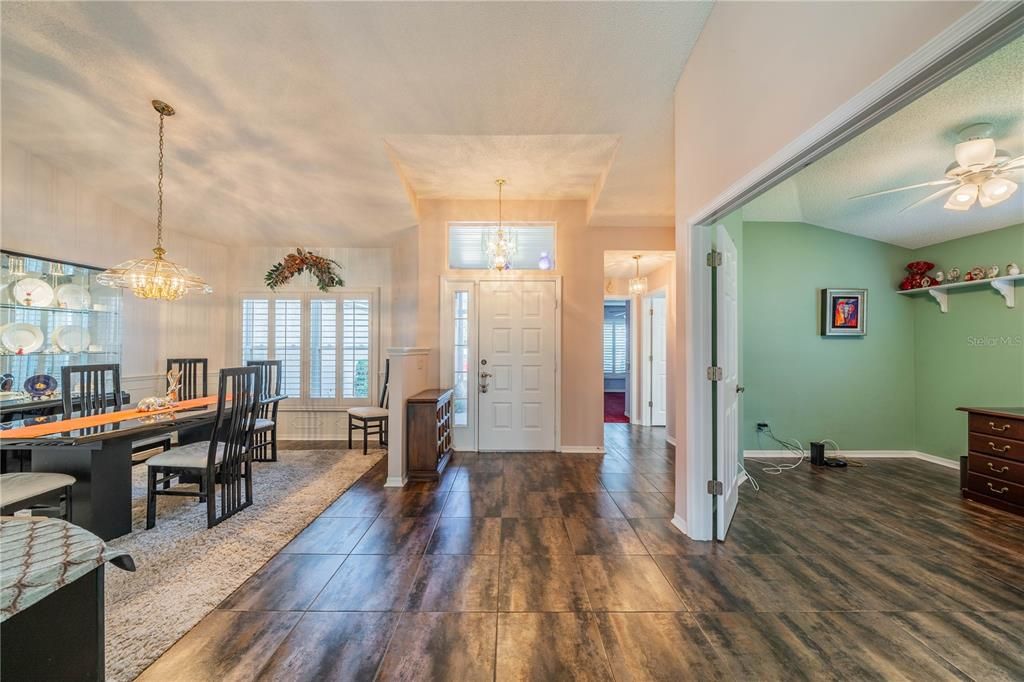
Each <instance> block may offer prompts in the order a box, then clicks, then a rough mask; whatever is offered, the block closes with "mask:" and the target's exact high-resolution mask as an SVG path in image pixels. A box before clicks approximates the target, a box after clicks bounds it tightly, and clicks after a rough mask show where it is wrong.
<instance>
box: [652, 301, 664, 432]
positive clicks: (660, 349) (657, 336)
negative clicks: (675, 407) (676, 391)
mask: <svg viewBox="0 0 1024 682" xmlns="http://www.w3.org/2000/svg"><path fill="white" fill-rule="evenodd" d="M666 312H667V311H666V300H665V297H664V296H656V297H654V298H652V299H651V354H650V362H651V398H650V401H651V426H665V423H666V417H665V413H666V410H667V406H666V403H667V402H668V393H667V390H668V389H667V385H666V382H667V381H668V357H667V352H668V346H667V342H668V339H667V336H666V333H667V332H666V323H665V314H666Z"/></svg>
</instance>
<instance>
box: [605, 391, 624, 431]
mask: <svg viewBox="0 0 1024 682" xmlns="http://www.w3.org/2000/svg"><path fill="white" fill-rule="evenodd" d="M604 423H605V424H628V423H629V417H627V416H626V394H625V393H613V392H611V391H605V394H604Z"/></svg>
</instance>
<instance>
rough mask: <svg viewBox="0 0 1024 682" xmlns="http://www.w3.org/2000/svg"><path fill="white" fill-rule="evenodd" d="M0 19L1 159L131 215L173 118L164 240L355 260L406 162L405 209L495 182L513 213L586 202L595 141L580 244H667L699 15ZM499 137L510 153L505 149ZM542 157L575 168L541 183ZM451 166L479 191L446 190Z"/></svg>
mask: <svg viewBox="0 0 1024 682" xmlns="http://www.w3.org/2000/svg"><path fill="white" fill-rule="evenodd" d="M0 11H2V14H3V22H2V31H3V36H2V38H3V43H2V89H3V92H2V97H3V99H2V102H3V109H2V116H3V137H4V140H5V141H10V142H14V143H16V144H19V145H22V146H24V147H25V148H27V149H28V150H29V151H31V152H33V153H35V154H37V155H39V156H41V157H42V158H44V159H47V160H48V161H50V162H52V163H54V164H56V165H58V166H60V167H62V168H64V169H66V170H68V171H70V172H72V173H74V174H76V175H78V176H80V177H81V178H82V179H84V180H86V181H88V182H89V183H91V184H93V185H94V186H96V187H97V188H98V189H99V190H100V191H102V192H104V193H106V194H108V195H109V196H111V197H112V198H114V199H115V200H117V201H119V202H121V203H123V204H125V205H127V206H128V207H130V208H132V209H134V210H137V211H138V212H140V213H141V214H142V215H150V214H151V213H152V210H153V203H154V197H153V185H154V170H155V168H154V166H155V159H154V157H155V151H156V150H155V146H156V139H155V138H156V115H155V113H154V112H153V110H152V109H151V108H150V106H149V100H150V99H153V98H159V99H163V100H166V101H168V102H170V103H171V104H172V105H174V106H175V108H176V109H177V110H178V115H177V116H175V117H173V118H172V119H170V120H169V121H168V122H167V180H166V193H167V203H166V222H167V225H168V227H169V229H172V230H181V231H184V232H188V233H191V234H196V235H202V236H205V237H207V238H211V239H214V240H217V241H221V242H224V243H253V242H256V243H266V244H277V245H294V244H318V243H319V244H351V245H360V244H363V245H373V244H382V243H387V242H388V241H389V239H390V237H391V235H393V234H394V233H395V232H396V231H398V230H400V229H402V228H404V227H407V226H409V225H412V224H414V223H415V222H416V216H415V214H414V211H413V207H412V204H411V203H410V201H409V197H408V194H407V185H406V183H404V182H403V178H402V177H401V175H400V173H399V172H398V171H397V170H396V159H397V167H398V168H402V167H403V166H402V157H403V152H404V155H405V156H406V157H407V159H406V160H407V161H408V165H407V166H406V167H405V170H406V172H407V173H408V175H409V176H410V179H411V182H410V183H409V184H410V186H415V185H416V184H421V185H422V187H423V188H424V191H429V192H431V193H442V194H443V193H446V192H447V190H445V189H443V187H442V184H443V183H444V182H445V181H447V180H451V181H452V182H453V183H454V184H456V185H458V186H459V187H460V189H458V190H453V191H458V192H460V193H462V192H463V190H462V189H461V188H463V187H466V188H468V187H469V186H471V185H472V186H474V187H475V186H476V185H477V184H478V183H479V185H480V186H481V187H482V188H484V189H482V190H481V196H487V192H486V188H487V187H488V186H489V184H490V183H491V182H492V181H493V179H494V177H496V176H497V175H498V174H499V173H501V172H502V167H503V165H507V166H508V167H509V170H508V171H507V172H508V173H509V174H510V175H514V176H515V178H516V180H515V183H516V184H515V185H512V186H510V193H511V194H512V196H513V197H514V196H515V187H516V186H517V185H518V186H521V187H524V188H525V187H530V190H529V191H530V193H531V194H532V195H536V196H540V195H544V196H552V197H559V196H565V195H567V194H575V193H577V192H580V191H581V190H579V187H580V186H581V184H582V183H583V182H584V181H586V182H590V179H591V178H592V177H593V176H594V173H595V168H597V166H598V165H599V164H600V163H601V161H599V159H601V158H604V159H605V161H604V162H605V163H607V158H608V155H609V153H610V152H609V144H610V140H611V139H612V138H614V139H615V140H617V141H618V144H617V146H616V147H615V150H614V162H613V163H612V165H611V167H610V168H608V172H607V174H606V175H602V179H603V182H601V183H598V185H599V186H600V187H601V188H602V189H601V192H600V194H599V195H598V196H596V197H591V200H592V203H593V213H592V217H591V222H592V224H596V225H621V226H629V225H634V224H651V223H659V224H666V225H668V224H671V223H672V212H673V159H672V148H673V147H672V139H673V137H672V136H673V130H672V92H673V89H674V86H675V83H676V80H677V79H678V77H679V74H680V73H681V71H682V67H683V64H684V62H685V60H686V57H687V55H688V54H689V52H690V49H691V48H692V46H693V44H694V43H695V41H696V39H697V36H698V35H699V33H700V30H701V28H702V26H703V22H704V20H705V19H706V17H707V14H708V12H709V11H710V3H706V2H701V3H697V2H684V3H658V2H651V3H646V2H639V3H574V2H565V3H497V2H495V3H490V2H479V3H298V2H296V3H228V2H224V3H218V2H209V3H177V2H152V3H149V2H142V3H137V2H124V3H64V4H58V3H25V4H21V3H11V2H5V3H3V4H2V8H0ZM545 135H552V136H558V138H557V139H559V140H561V141H560V142H559V143H558V144H557V145H555V146H554V147H553V149H551V150H545V153H544V154H542V155H541V156H540V157H539V158H536V159H529V158H525V157H524V156H523V155H521V154H520V155H519V156H518V157H517V156H516V154H515V153H514V152H516V151H517V150H518V151H522V150H523V149H529V148H530V145H531V144H533V142H535V141H536V139H537V138H536V137H534V136H545ZM580 135H588V136H595V137H594V138H591V139H592V140H593V141H594V142H595V143H596V144H597V147H598V150H586V149H581V148H579V146H578V145H576V144H575V143H574V142H573V143H571V142H568V141H569V140H577V139H579V138H577V137H576V136H580ZM435 136H442V137H441V138H437V137H435ZM498 136H528V137H527V142H525V143H523V144H522V145H519V144H516V143H511V144H505V145H502V144H500V143H497V144H495V143H493V141H494V140H495V139H498ZM443 138H448V139H449V140H451V141H452V143H453V144H459V143H460V142H467V141H471V140H475V141H472V142H470V143H469V145H468V146H469V151H468V152H464V151H463V150H458V149H438V148H437V143H438V142H439V141H443ZM385 140H390V141H391V142H392V147H391V148H389V146H388V144H387V143H386V142H385ZM431 145H433V146H434V147H435V149H437V151H438V163H437V164H436V167H435V166H433V165H432V164H431V163H430V161H429V158H427V157H426V156H425V154H426V153H428V152H430V151H431V150H430V147H431ZM558 150H563V151H568V152H572V154H573V159H574V161H568V160H562V159H560V160H559V162H558V165H559V167H558V168H557V169H554V170H553V169H551V168H549V166H550V165H551V162H552V157H553V155H554V153H556V152H557V151H558ZM463 153H465V154H467V155H468V158H469V159H470V160H471V161H472V169H473V170H472V173H473V175H476V174H477V173H479V176H480V177H479V178H478V179H476V178H474V177H470V173H469V172H468V171H463V170H462V169H459V171H458V172H456V173H452V172H451V169H452V167H453V164H454V163H456V160H457V159H458V158H460V155H461V154H463ZM488 154H493V155H494V156H493V161H494V162H493V167H492V164H489V163H488V158H487V155H488ZM573 162H577V163H578V164H579V165H578V167H572V166H571V164H572V163H573ZM534 175H536V176H537V177H539V178H542V179H543V180H540V181H533V180H529V178H530V177H531V176H534ZM520 183H521V184H520ZM531 183H533V184H531ZM544 183H547V184H549V186H548V187H543V186H542V185H543V184H544Z"/></svg>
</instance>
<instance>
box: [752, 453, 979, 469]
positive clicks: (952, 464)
mask: <svg viewBox="0 0 1024 682" xmlns="http://www.w3.org/2000/svg"><path fill="white" fill-rule="evenodd" d="M826 454H828V455H832V454H836V455H839V456H840V457H849V458H850V459H920V460H923V461H925V462H931V463H932V464H938V465H939V466H942V467H946V468H947V469H959V468H960V463H959V462H957V461H955V460H952V459H946V458H945V457H939V456H937V455H929V454H928V453H927V452H919V451H917V450H839V451H835V450H829V451H827V452H826ZM799 456H800V455H797V454H796V453H794V452H790V451H789V450H744V452H743V457H744V459H746V458H748V457H749V458H751V459H758V458H761V457H764V458H771V459H778V458H786V459H796V458H798V457H799Z"/></svg>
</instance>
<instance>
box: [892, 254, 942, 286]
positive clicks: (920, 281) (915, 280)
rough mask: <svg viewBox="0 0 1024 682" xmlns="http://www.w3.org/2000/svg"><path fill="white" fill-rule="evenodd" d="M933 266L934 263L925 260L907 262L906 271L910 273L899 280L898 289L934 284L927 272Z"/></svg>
mask: <svg viewBox="0 0 1024 682" xmlns="http://www.w3.org/2000/svg"><path fill="white" fill-rule="evenodd" d="M934 267H935V263H929V262H928V261H926V260H916V261H914V262H912V263H907V272H909V273H910V274H909V275H907V276H906V277H904V278H903V281H902V282H900V291H907V290H909V289H921V288H922V287H930V286H932V285H933V284H935V280H934V279H933V278H932V277H931V276H930V275H928V274H927V273H928V271H929V270H931V269H932V268H934Z"/></svg>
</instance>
